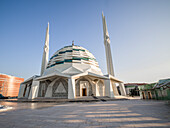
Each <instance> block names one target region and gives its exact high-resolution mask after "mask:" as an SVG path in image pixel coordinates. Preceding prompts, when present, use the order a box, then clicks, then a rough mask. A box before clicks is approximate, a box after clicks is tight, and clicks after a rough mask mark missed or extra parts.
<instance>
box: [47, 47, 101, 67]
mask: <svg viewBox="0 0 170 128" xmlns="http://www.w3.org/2000/svg"><path fill="white" fill-rule="evenodd" d="M65 63H80V64H90V65H93V66H96V67H99V65H98V63H97V61H96V59H95V57H94V56H93V54H91V53H90V52H89V51H88V50H87V49H85V48H83V47H80V46H75V45H73V46H72V45H70V46H65V47H64V48H61V49H60V50H58V51H57V52H56V53H54V55H53V56H52V57H51V58H50V61H49V63H48V65H47V68H51V67H53V66H55V65H59V64H65Z"/></svg>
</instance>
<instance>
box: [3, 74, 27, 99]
mask: <svg viewBox="0 0 170 128" xmlns="http://www.w3.org/2000/svg"><path fill="white" fill-rule="evenodd" d="M23 81H24V78H19V77H15V76H10V75H5V74H1V73H0V94H2V95H3V96H8V97H17V96H18V93H19V88H20V83H22V82H23Z"/></svg>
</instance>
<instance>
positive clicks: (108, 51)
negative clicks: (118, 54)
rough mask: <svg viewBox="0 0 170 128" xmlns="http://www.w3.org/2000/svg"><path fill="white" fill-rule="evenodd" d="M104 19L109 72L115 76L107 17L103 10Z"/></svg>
mask: <svg viewBox="0 0 170 128" xmlns="http://www.w3.org/2000/svg"><path fill="white" fill-rule="evenodd" d="M102 21H103V34H104V45H105V52H106V61H107V73H108V74H110V75H112V76H114V70H113V62H112V54H111V49H110V38H109V33H108V30H107V25H106V19H105V16H104V15H103V12H102Z"/></svg>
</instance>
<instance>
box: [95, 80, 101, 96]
mask: <svg viewBox="0 0 170 128" xmlns="http://www.w3.org/2000/svg"><path fill="white" fill-rule="evenodd" d="M98 83H99V81H97V82H96V84H95V86H96V96H100V94H99V88H98Z"/></svg>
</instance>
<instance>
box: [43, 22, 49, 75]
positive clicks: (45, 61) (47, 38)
mask: <svg viewBox="0 0 170 128" xmlns="http://www.w3.org/2000/svg"><path fill="white" fill-rule="evenodd" d="M48 57H49V22H48V27H47V30H46V38H45V45H44V52H43V58H42V64H41V75H42V74H43V73H44V70H45V69H46V66H47V63H48Z"/></svg>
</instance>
